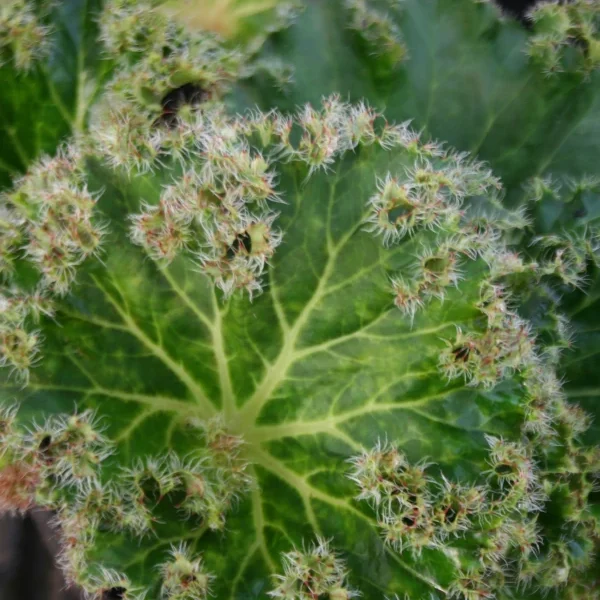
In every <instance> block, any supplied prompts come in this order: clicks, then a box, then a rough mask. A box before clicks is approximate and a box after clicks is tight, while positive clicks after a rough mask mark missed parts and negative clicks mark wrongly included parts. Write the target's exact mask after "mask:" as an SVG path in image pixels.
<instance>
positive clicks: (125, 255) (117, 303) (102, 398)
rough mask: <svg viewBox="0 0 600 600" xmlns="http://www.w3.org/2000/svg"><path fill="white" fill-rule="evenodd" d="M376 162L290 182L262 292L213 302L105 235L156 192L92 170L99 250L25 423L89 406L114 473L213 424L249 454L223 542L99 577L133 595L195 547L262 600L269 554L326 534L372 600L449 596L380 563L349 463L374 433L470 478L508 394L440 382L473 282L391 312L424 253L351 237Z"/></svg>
mask: <svg viewBox="0 0 600 600" xmlns="http://www.w3.org/2000/svg"><path fill="white" fill-rule="evenodd" d="M387 154H388V153H386V152H383V151H378V152H375V151H372V150H371V151H364V152H361V153H359V154H358V155H356V156H349V157H347V158H346V159H344V161H342V163H341V164H336V165H335V167H334V169H333V172H332V173H328V174H322V173H321V174H318V175H315V176H314V177H313V178H311V179H310V180H309V181H308V182H305V181H304V180H305V177H306V172H305V170H303V169H298V168H297V167H293V166H290V167H284V168H283V169H282V172H281V181H280V185H279V188H280V189H281V191H282V195H283V197H284V198H285V200H286V204H283V205H282V208H281V216H280V218H279V219H278V223H279V224H280V226H281V227H282V229H283V230H284V231H285V238H284V240H285V242H284V244H283V245H282V246H281V248H280V249H279V250H278V252H277V253H276V256H275V258H274V260H273V263H272V265H271V267H270V270H269V273H270V276H269V285H268V291H267V292H266V293H264V294H262V295H260V296H258V297H257V298H255V299H254V300H253V301H250V300H249V299H248V298H247V297H241V296H237V295H236V296H234V297H233V298H232V299H231V300H230V301H228V302H226V303H223V301H222V300H221V299H220V297H219V296H218V295H217V294H216V293H215V292H214V290H213V286H212V284H211V283H210V281H209V280H208V279H207V278H206V277H205V276H203V275H200V274H198V273H197V272H195V268H194V266H193V264H192V263H190V262H189V261H186V260H185V259H178V260H177V261H176V262H175V263H174V264H173V265H172V266H170V267H168V268H157V267H156V266H155V265H154V264H153V263H152V262H149V261H148V259H147V257H146V256H145V255H144V253H143V251H142V250H138V249H136V248H135V247H133V246H132V245H131V243H130V242H129V240H128V238H127V235H126V230H124V231H119V229H120V225H119V224H120V223H124V222H125V219H124V215H126V214H127V213H132V212H134V211H135V210H137V209H138V205H139V198H140V197H144V198H145V199H149V198H151V197H152V195H156V194H157V193H158V191H159V189H158V185H159V182H156V181H154V180H153V179H152V178H148V177H146V178H137V179H136V181H135V183H134V184H131V183H128V182H127V181H126V180H124V179H123V178H117V177H115V176H114V175H111V174H109V173H107V172H106V171H103V170H102V171H97V172H96V173H95V176H96V177H97V178H98V182H100V181H101V182H102V185H103V186H104V187H105V188H106V189H105V192H104V195H103V197H102V200H101V203H100V210H101V211H102V212H103V213H104V214H105V215H107V216H109V217H110V222H111V230H112V234H111V238H110V239H109V240H107V242H106V247H107V252H106V253H105V254H104V255H103V257H102V264H101V263H96V264H95V265H93V266H92V267H90V268H89V269H86V273H85V274H82V275H81V279H80V281H79V282H78V285H77V289H76V291H74V292H73V293H72V294H71V295H70V296H69V297H68V299H66V300H65V301H63V302H61V303H60V308H59V310H58V312H57V315H56V322H55V323H46V324H45V326H44V334H45V337H46V340H45V347H44V359H43V361H42V363H41V364H40V366H39V367H38V368H36V369H34V370H33V371H32V375H31V380H30V383H29V385H28V386H27V388H26V389H25V390H23V391H22V392H16V391H15V393H18V395H19V396H20V397H22V398H23V400H24V404H23V409H22V410H23V415H24V416H27V413H30V414H32V415H36V414H37V413H38V411H43V412H49V411H68V410H69V409H70V408H71V407H72V406H73V404H75V405H76V406H78V407H80V408H83V407H92V408H95V409H97V410H98V411H99V414H100V415H102V416H104V417H105V423H106V424H107V426H108V435H109V436H110V437H111V438H112V439H115V440H117V442H118V444H119V448H118V452H119V454H118V457H119V461H122V462H123V463H125V464H130V463H131V461H132V460H133V459H134V458H135V457H140V456H144V455H148V454H157V453H161V452H164V451H165V450H167V449H169V448H173V449H175V450H176V451H177V452H178V453H180V454H182V455H185V454H186V453H187V452H190V451H192V450H194V449H195V447H196V446H197V444H198V440H197V439H195V438H194V437H193V436H192V435H190V433H189V431H187V432H186V430H187V429H188V428H186V421H187V420H188V419H189V418H190V417H200V418H208V417H210V416H212V415H214V414H215V413H216V412H217V411H219V410H222V411H223V412H224V414H225V415H226V418H227V422H228V423H229V425H230V427H231V428H232V430H233V431H234V432H236V433H239V434H242V435H243V437H244V439H245V440H246V442H247V443H248V448H247V456H248V458H249V460H250V461H251V462H252V464H253V467H252V468H253V471H254V474H255V476H256V479H257V487H256V489H255V490H254V491H253V492H252V493H251V494H250V497H249V498H247V499H245V500H243V501H242V503H241V505H240V507H239V510H238V511H237V512H236V513H235V514H234V515H233V516H232V517H231V518H230V519H228V521H227V531H226V534H225V535H223V534H222V533H220V532H219V533H210V532H206V531H205V530H204V529H203V528H202V527H200V524H199V523H190V522H188V523H176V524H172V523H171V524H169V525H164V526H159V528H158V535H159V537H158V539H156V540H150V541H149V542H148V541H147V542H145V543H142V544H141V545H140V544H138V542H137V541H131V542H126V541H125V540H122V539H120V540H118V541H116V540H113V539H111V541H110V546H109V548H110V551H109V555H108V559H109V564H111V563H114V566H119V565H120V563H121V562H122V561H125V562H126V563H127V565H128V566H129V567H131V568H132V573H133V575H134V580H135V579H136V576H140V577H144V576H145V574H149V573H151V572H152V565H153V564H155V563H156V562H161V561H162V560H164V556H165V553H166V551H167V550H168V548H169V547H170V544H171V543H172V542H173V541H174V540H177V539H180V538H181V539H189V540H191V541H193V542H194V544H195V548H197V549H198V550H203V551H204V556H205V559H206V562H207V565H208V567H209V569H210V570H211V571H212V572H214V573H215V574H216V575H217V579H216V582H215V586H214V589H215V592H216V594H217V597H224V598H225V597H229V596H231V597H264V590H265V589H266V588H267V586H268V575H269V573H271V572H273V571H277V570H278V568H279V567H278V565H279V553H280V552H281V551H286V550H288V549H289V547H290V545H291V544H297V545H300V544H302V541H303V540H306V541H308V540H309V539H312V538H313V537H314V536H315V535H317V534H322V535H324V536H332V535H335V539H336V544H337V545H339V547H340V548H343V549H344V550H346V551H347V552H348V555H349V564H350V566H351V567H352V569H353V574H354V578H355V579H356V585H357V586H359V587H361V588H362V589H363V591H364V592H365V594H366V595H367V597H374V598H375V597H377V594H378V593H379V592H378V591H377V590H381V589H384V590H386V592H389V593H393V592H397V593H403V592H411V593H415V592H418V593H425V592H426V591H428V590H432V591H433V590H435V589H436V588H438V589H439V588H441V587H442V586H443V584H444V580H443V573H444V570H445V568H447V567H440V565H444V564H445V563H446V562H447V560H446V559H444V558H443V556H441V555H435V554H433V555H431V556H428V557H427V559H426V561H425V565H426V567H425V568H423V566H422V565H421V566H419V568H418V569H417V568H415V565H414V564H413V561H412V559H410V557H405V558H402V559H400V558H399V557H398V556H395V555H394V554H393V553H390V552H386V550H385V548H384V547H383V545H382V542H381V541H380V540H379V535H378V532H377V528H376V527H375V525H374V521H373V517H372V516H370V515H369V511H368V510H365V509H364V508H362V507H360V505H359V504H357V503H356V502H355V501H354V500H353V499H352V498H353V496H354V495H355V494H356V491H355V488H354V486H353V485H352V484H351V483H350V482H349V481H348V480H347V471H348V465H347V464H346V463H345V461H346V460H347V459H348V458H349V457H350V456H351V455H353V454H356V452H357V451H359V450H361V449H363V448H368V447H370V446H371V445H373V444H374V443H376V442H377V441H378V439H380V438H381V437H382V436H386V435H387V436H388V437H389V439H391V440H395V441H397V442H398V443H399V444H400V446H401V447H402V448H403V449H404V450H405V451H406V452H407V454H408V456H409V457H411V458H412V459H415V460H416V459H419V458H421V457H423V456H428V457H430V458H431V459H432V460H434V461H435V462H437V463H438V464H440V466H441V467H442V468H443V469H444V472H445V473H446V474H447V475H448V476H449V477H461V478H463V477H469V476H471V477H474V476H476V475H477V473H478V471H479V470H480V469H481V466H482V464H483V463H482V461H483V460H484V458H485V449H486V446H487V445H486V443H485V440H484V438H483V434H484V432H488V433H500V434H502V433H505V434H508V433H509V432H510V429H511V426H512V424H513V423H514V420H515V419H516V418H517V414H516V413H515V407H516V405H517V399H516V398H515V397H513V396H512V395H511V394H510V393H509V390H510V388H507V390H506V391H504V392H502V391H501V390H499V389H497V390H495V391H494V392H490V393H480V392H477V391H475V390H473V389H469V388H465V387H464V385H462V384H460V383H458V384H452V385H448V384H447V382H446V381H445V380H444V379H443V378H442V377H441V376H440V374H439V372H438V369H437V363H438V355H439V352H440V351H441V350H442V349H443V348H444V346H445V344H444V341H443V338H447V339H449V338H452V337H453V336H454V329H455V327H457V326H461V325H462V326H463V327H465V328H470V327H472V326H473V322H474V319H475V318H476V316H477V313H476V311H475V310H474V309H473V303H474V301H475V300H476V299H477V298H478V283H477V282H478V279H479V277H478V275H477V273H476V272H473V274H472V277H470V278H469V281H466V282H465V283H464V284H463V285H461V287H460V290H456V291H453V292H451V293H450V294H449V297H448V299H447V300H446V301H445V302H444V303H441V302H439V301H435V302H433V303H432V305H431V306H429V307H428V309H427V312H426V314H423V315H420V316H419V315H418V316H417V317H416V318H415V320H414V323H412V322H411V320H410V319H408V318H407V317H405V316H403V315H402V313H401V312H400V311H399V310H398V309H397V308H396V307H395V306H394V305H393V302H392V296H391V294H390V288H389V277H390V276H391V275H392V274H394V273H396V272H397V271H398V270H399V269H401V268H402V265H406V264H407V263H408V262H410V261H411V258H412V256H411V255H412V253H413V252H414V251H415V250H417V249H418V247H419V244H420V243H423V241H424V238H423V236H422V235H419V236H416V237H415V238H412V239H407V240H406V241H405V242H404V243H402V244H401V245H399V246H398V247H394V248H392V249H390V248H384V247H382V244H381V241H380V240H379V239H377V238H374V237H373V236H372V234H369V233H367V232H365V231H363V223H364V218H365V214H366V210H367V208H366V201H367V199H368V198H369V196H370V195H371V194H372V192H373V191H374V189H375V183H376V177H377V176H378V175H379V176H384V175H385V174H386V172H387V170H388V169H389V168H390V167H392V166H394V167H395V166H397V165H398V164H399V163H398V162H397V159H396V160H395V161H394V158H393V156H392V157H390V156H387ZM123 544H125V546H124V547H123V546H122V545H123ZM107 552H108V550H107ZM440 577H442V579H441V581H440V582H439V583H438V582H437V580H438V578H440ZM369 590H371V591H369Z"/></svg>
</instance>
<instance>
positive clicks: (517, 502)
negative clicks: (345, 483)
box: [349, 437, 543, 598]
mask: <svg viewBox="0 0 600 600" xmlns="http://www.w3.org/2000/svg"><path fill="white" fill-rule="evenodd" d="M488 442H489V444H490V459H489V464H490V467H491V468H490V471H489V472H488V473H487V480H486V481H485V482H484V483H483V484H482V485H470V484H469V485H464V484H460V483H455V482H451V481H448V480H447V479H446V478H445V477H444V476H443V475H442V476H441V477H440V479H439V480H437V481H436V480H435V479H434V478H433V477H431V476H430V475H429V474H428V472H427V469H428V467H430V465H429V464H427V463H419V464H416V465H412V464H411V463H410V462H409V461H408V460H407V458H406V456H405V455H404V454H403V453H402V452H400V451H399V450H398V449H397V448H396V447H394V446H393V445H391V444H388V443H380V444H378V445H377V446H376V447H375V448H373V449H372V450H371V451H365V452H363V453H362V454H361V455H359V456H357V457H354V458H353V459H351V463H352V465H353V467H352V471H351V473H350V474H349V477H350V479H352V480H353V481H354V482H355V483H356V484H357V485H358V487H359V489H360V493H359V495H358V496H357V499H358V500H366V501H367V502H369V503H370V504H371V506H372V507H373V508H374V510H375V512H376V514H377V519H378V523H379V526H380V528H381V531H382V535H383V538H384V541H385V543H387V544H390V545H391V546H392V547H393V548H394V549H396V550H398V551H403V550H409V551H410V552H412V553H413V554H415V555H417V556H418V555H420V554H421V552H422V551H423V549H425V548H430V549H446V550H450V549H451V548H456V549H458V548H461V550H460V551H459V554H457V556H459V555H460V557H461V560H463V559H464V561H465V565H468V566H465V567H464V568H465V569H467V570H468V572H461V571H460V569H459V572H458V573H457V575H456V577H455V579H454V582H453V583H452V586H451V588H450V590H451V591H452V594H453V595H454V596H457V597H459V598H469V597H471V596H469V595H465V591H466V590H467V589H471V590H472V593H475V590H478V591H479V593H481V592H483V591H484V590H487V591H486V594H488V595H484V596H483V597H490V598H491V597H493V594H492V593H491V591H490V590H489V587H493V586H490V585H489V584H490V581H491V580H492V579H493V578H494V577H495V576H497V575H498V573H499V572H505V574H506V575H507V576H508V573H509V572H511V571H512V570H513V569H515V568H516V572H517V573H518V572H519V570H520V569H521V567H522V566H523V565H524V564H525V562H526V561H527V559H528V557H529V555H530V554H531V553H535V552H536V550H537V548H538V546H539V544H540V542H541V539H540V533H539V529H538V527H537V525H536V519H535V515H536V514H537V513H538V512H539V511H540V510H541V509H542V506H543V503H542V500H543V494H542V492H541V486H540V483H539V481H538V476H537V470H536V469H537V467H536V466H535V464H534V463H533V461H532V459H531V457H530V456H529V454H528V450H527V448H526V447H525V446H522V445H519V444H515V443H511V442H507V441H504V440H502V439H500V438H493V437H489V438H488ZM463 539H468V540H470V542H471V543H470V544H467V545H464V544H462V543H461V541H460V540H463ZM467 548H468V550H466V549H467ZM465 553H467V554H468V553H472V556H471V557H470V558H469V557H468V556H466V555H465ZM477 582H479V583H477ZM475 584H477V585H475ZM473 597H480V596H473Z"/></svg>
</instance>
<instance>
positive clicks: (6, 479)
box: [0, 407, 112, 512]
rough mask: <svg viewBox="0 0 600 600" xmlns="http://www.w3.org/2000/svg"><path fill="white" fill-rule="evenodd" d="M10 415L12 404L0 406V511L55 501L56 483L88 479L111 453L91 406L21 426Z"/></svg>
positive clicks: (72, 484)
mask: <svg viewBox="0 0 600 600" xmlns="http://www.w3.org/2000/svg"><path fill="white" fill-rule="evenodd" d="M15 416H16V409H15V408H14V407H4V408H2V409H1V410H0V430H1V433H0V444H1V447H0V455H3V456H4V459H3V465H4V466H3V469H2V471H0V497H1V500H0V511H1V512H22V511H24V510H26V509H27V508H29V507H31V506H32V505H33V504H38V505H42V506H46V505H48V506H54V502H55V500H56V497H55V489H56V488H57V487H60V488H61V489H64V490H72V489H76V488H79V487H81V486H85V485H88V483H89V481H90V480H93V479H94V478H96V477H97V474H98V469H99V465H100V464H101V463H102V461H104V460H105V459H106V458H107V457H108V456H109V455H110V454H111V451H112V449H111V445H110V443H109V442H108V440H107V439H106V438H105V437H104V436H103V435H102V432H101V429H100V428H99V426H98V423H97V421H96V419H95V415H94V413H93V412H91V411H85V412H83V413H80V414H74V415H71V416H68V417H66V416H52V417H50V418H48V419H47V420H46V421H45V422H44V423H42V424H37V423H34V424H33V426H32V427H31V429H29V430H25V431H21V430H19V429H17V428H16V426H15ZM17 474H18V475H19V477H17Z"/></svg>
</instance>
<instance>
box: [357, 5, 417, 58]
mask: <svg viewBox="0 0 600 600" xmlns="http://www.w3.org/2000/svg"><path fill="white" fill-rule="evenodd" d="M345 4H346V8H347V9H348V11H349V13H350V28H351V29H353V30H355V31H356V32H358V34H359V35H360V36H361V37H362V39H363V40H364V41H365V44H366V45H367V48H368V50H369V54H374V55H375V56H377V57H384V58H386V59H387V61H388V62H389V63H390V65H391V66H396V65H398V64H399V63H401V62H402V61H403V60H405V59H406V56H407V48H406V45H405V44H404V41H403V39H402V32H401V31H400V28H399V27H398V26H397V25H396V23H395V22H394V21H393V20H392V19H391V18H390V17H388V16H387V15H385V14H384V13H382V12H380V11H378V10H377V9H375V8H373V7H372V6H370V4H371V3H370V2H369V0H346V1H345Z"/></svg>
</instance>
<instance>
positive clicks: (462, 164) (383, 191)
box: [366, 129, 501, 319]
mask: <svg viewBox="0 0 600 600" xmlns="http://www.w3.org/2000/svg"><path fill="white" fill-rule="evenodd" d="M405 131H406V133H405V135H404V136H403V137H404V139H402V140H399V141H398V142H397V143H399V144H400V145H402V146H403V147H404V148H406V149H407V150H408V151H409V153H410V154H412V155H414V156H415V157H416V160H415V162H414V164H413V165H411V166H405V167H404V168H403V169H402V170H401V171H400V172H398V173H397V174H391V173H388V174H387V176H386V177H385V178H383V179H379V180H378V181H377V191H376V193H375V194H374V195H373V196H371V198H370V199H369V203H368V206H369V216H368V217H367V219H366V230H367V231H370V232H372V233H374V234H376V235H379V236H381V237H382V240H383V243H384V245H386V246H389V245H392V244H397V243H399V242H401V241H402V240H403V239H404V238H406V237H411V238H412V237H415V236H419V237H418V238H417V240H421V248H420V250H419V251H418V252H417V256H416V259H415V261H414V262H413V263H412V267H409V269H408V270H407V272H405V273H404V274H402V275H397V276H395V277H392V290H393V293H394V295H395V303H396V306H398V308H400V310H402V312H404V313H405V314H406V315H407V316H409V317H410V318H411V319H412V318H414V316H415V313H416V312H417V311H418V310H419V309H421V308H422V307H423V306H425V304H426V303H427V301H428V300H430V299H432V298H439V299H441V300H443V299H444V297H445V294H446V290H447V288H448V287H451V286H456V285H457V284H458V282H459V281H460V279H461V277H462V276H461V264H462V262H463V261H464V260H465V259H471V260H475V259H477V258H478V257H480V256H484V257H485V256H487V255H488V254H489V253H490V251H491V249H493V248H496V247H497V241H498V239H499V232H498V230H497V228H495V227H494V226H493V225H492V224H491V223H490V221H489V220H488V219H485V218H484V217H481V216H480V217H477V218H475V217H473V218H469V219H467V218H465V211H464V210H463V208H462V206H463V203H464V201H465V199H467V198H470V197H478V196H487V195H493V194H494V193H496V192H497V191H498V190H499V189H500V187H501V186H500V182H499V181H498V179H497V178H496V177H494V176H493V175H492V173H491V171H490V170H489V169H487V168H486V167H485V165H483V164H481V163H477V162H475V161H473V160H471V159H469V157H468V156H467V155H465V154H455V153H453V152H452V151H450V150H443V149H442V148H441V146H440V145H439V144H435V143H430V144H423V143H421V141H420V140H419V137H418V136H415V135H414V134H412V135H411V134H410V133H409V131H410V130H408V129H405ZM428 231H433V232H435V240H434V241H428V239H429V237H430V236H428V235H427V232H428Z"/></svg>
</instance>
